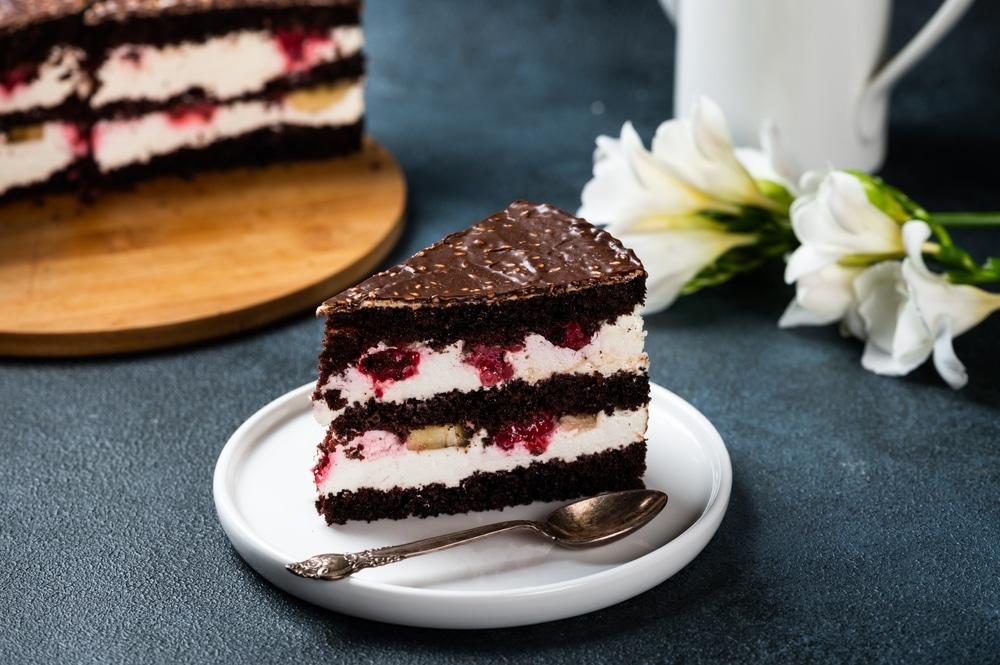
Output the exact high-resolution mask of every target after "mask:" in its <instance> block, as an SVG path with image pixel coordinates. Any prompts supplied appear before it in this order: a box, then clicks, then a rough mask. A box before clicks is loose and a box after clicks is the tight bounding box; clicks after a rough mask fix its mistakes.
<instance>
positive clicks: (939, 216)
mask: <svg viewBox="0 0 1000 665" xmlns="http://www.w3.org/2000/svg"><path fill="white" fill-rule="evenodd" d="M931 219H933V220H934V221H935V222H937V223H938V224H940V225H941V226H946V227H948V228H950V229H990V228H1000V212H936V213H932V214H931Z"/></svg>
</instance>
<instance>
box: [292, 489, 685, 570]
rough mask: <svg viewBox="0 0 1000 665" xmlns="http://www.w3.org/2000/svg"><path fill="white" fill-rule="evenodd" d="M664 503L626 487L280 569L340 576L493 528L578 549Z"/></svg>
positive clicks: (616, 535)
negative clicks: (545, 511)
mask: <svg viewBox="0 0 1000 665" xmlns="http://www.w3.org/2000/svg"><path fill="white" fill-rule="evenodd" d="M665 505H667V495H666V494H664V493H663V492H660V491H658V490H625V491H622V492H610V493H608V494H599V495H597V496H593V497H590V498H589V499H581V500H580V501H576V502H574V503H570V504H568V505H565V506H563V507H562V508H559V509H557V510H555V511H553V512H552V513H551V514H550V515H549V516H548V517H547V518H546V519H545V521H544V522H536V521H534V520H510V521H507V522H499V523H497V524H487V525H485V526H477V527H473V528H471V529H466V530H464V531H456V532H455V533H450V534H445V535H442V536H434V537H431V538H424V539H423V540H417V541H414V542H411V543H406V544H404V545H391V546H389V547H380V548H378V549H373V550H365V551H363V552H352V553H349V554H319V555H317V556H314V557H311V558H309V559H306V560H305V561H298V562H295V563H290V564H288V565H287V566H285V568H287V569H288V570H289V571H291V572H293V573H295V574H296V575H299V576H300V577H309V578H312V579H317V580H339V579H343V578H345V577H347V576H348V575H350V574H352V573H356V572H358V571H359V570H362V569H363V568H374V567H376V566H384V565H386V564H389V563H396V562H397V561H402V560H403V559H409V558H410V557H414V556H419V555H421V554H430V553H431V552H438V551H440V550H445V549H448V548H450V547H455V546H456V545H463V544H465V543H471V542H472V541H474V540H479V539H481V538H486V537H487V536H492V535H495V534H498V533H504V532H506V531H513V530H515V529H528V530H530V531H532V532H534V533H536V534H538V535H540V536H542V537H543V538H545V539H547V540H550V541H552V542H554V543H555V544H557V545H561V546H562V547H568V548H570V549H582V548H586V547H597V546H598V545H606V544H607V543H611V542H614V541H616V540H618V539H620V538H624V537H625V536H627V535H628V534H630V533H632V532H633V531H635V530H636V529H639V528H641V527H643V526H645V525H646V524H647V523H648V522H649V521H650V520H651V519H653V518H654V517H656V516H657V515H658V514H659V512H660V511H661V510H663V507H664V506H665Z"/></svg>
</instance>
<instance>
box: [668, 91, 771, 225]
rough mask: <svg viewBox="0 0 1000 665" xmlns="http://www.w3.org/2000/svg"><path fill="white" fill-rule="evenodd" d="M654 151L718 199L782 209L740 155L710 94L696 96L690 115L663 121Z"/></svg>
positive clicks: (683, 177)
mask: <svg viewBox="0 0 1000 665" xmlns="http://www.w3.org/2000/svg"><path fill="white" fill-rule="evenodd" d="M652 151H653V156H654V157H656V159H657V160H658V161H660V162H661V163H662V164H664V165H665V166H666V168H667V169H669V170H670V172H671V173H673V174H674V175H675V176H677V177H678V178H679V179H681V180H683V181H684V182H687V183H689V184H690V185H691V186H693V187H696V188H697V189H699V190H701V191H703V192H706V193H708V194H710V195H712V196H713V197H715V198H716V199H719V200H721V201H727V202H729V203H733V204H737V205H752V206H758V207H761V208H764V209H766V210H779V209H781V208H780V206H777V205H776V204H775V202H774V201H773V200H771V199H769V198H768V197H766V196H764V195H763V194H762V193H761V191H760V189H759V188H758V186H757V183H756V182H755V181H754V179H753V177H752V176H751V175H750V173H749V172H748V171H747V169H746V167H745V166H744V165H743V163H742V162H741V161H740V160H739V159H738V158H737V156H736V152H735V150H734V149H733V143H732V140H731V139H730V137H729V128H728V127H727V126H726V119H725V116H724V115H723V114H722V110H721V109H720V108H719V107H718V106H717V105H716V104H715V102H713V101H712V100H710V99H708V98H706V97H699V98H698V99H696V100H695V102H694V106H693V108H692V111H691V118H690V119H686V118H677V119H674V120H668V121H667V122H664V123H663V124H661V125H660V126H659V128H657V130H656V135H655V136H654V137H653V143H652Z"/></svg>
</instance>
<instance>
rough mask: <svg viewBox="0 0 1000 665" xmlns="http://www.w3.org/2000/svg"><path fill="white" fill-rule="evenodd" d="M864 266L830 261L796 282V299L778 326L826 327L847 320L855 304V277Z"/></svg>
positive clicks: (786, 310) (862, 270) (790, 304)
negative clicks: (830, 262)
mask: <svg viewBox="0 0 1000 665" xmlns="http://www.w3.org/2000/svg"><path fill="white" fill-rule="evenodd" d="M862 272H864V267H862V266H842V265H840V264H839V263H833V264H830V265H828V266H826V267H824V268H821V269H819V270H817V271H815V272H811V273H809V274H807V275H803V276H802V277H800V278H799V280H798V281H797V282H796V283H795V299H794V300H792V302H791V303H789V305H788V307H787V308H786V309H785V313H784V314H782V316H781V319H779V320H778V327H780V328H792V327H794V326H822V325H826V324H828V323H836V322H837V321H840V320H841V319H843V318H844V317H845V316H846V315H847V314H848V313H849V312H850V311H851V309H852V307H853V306H854V305H855V295H854V280H855V279H856V278H857V277H858V275H860V274H861V273H862Z"/></svg>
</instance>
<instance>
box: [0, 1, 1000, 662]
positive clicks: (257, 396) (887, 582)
mask: <svg viewBox="0 0 1000 665" xmlns="http://www.w3.org/2000/svg"><path fill="white" fill-rule="evenodd" d="M898 4H899V5H905V12H906V13H903V11H900V12H898V14H899V16H898V17H897V27H898V28H899V30H898V34H897V37H896V39H897V41H901V40H902V39H904V38H905V36H906V35H907V34H909V33H911V32H912V31H913V29H914V28H915V26H916V25H918V24H919V22H920V21H922V20H924V19H925V18H926V17H927V16H928V15H929V13H930V12H931V11H932V8H933V7H934V6H935V5H936V3H935V2H932V1H931V0H921V1H920V2H916V1H914V0H907V1H906V2H900V3H898ZM366 6H367V14H366V21H367V24H366V25H367V28H366V29H367V35H368V50H369V54H370V57H371V68H370V80H369V93H368V99H369V105H370V115H369V121H370V130H371V133H372V134H373V135H374V136H376V137H377V138H378V139H379V140H380V141H381V142H383V143H384V144H385V145H386V146H387V147H388V148H389V149H390V150H391V151H392V152H393V153H394V154H395V156H396V157H397V159H398V160H399V162H400V163H401V165H402V167H403V169H404V170H405V172H406V175H407V179H408V183H409V186H410V192H411V193H410V208H409V226H408V229H407V232H406V234H405V236H404V238H403V240H402V242H401V244H400V245H399V246H398V247H397V248H396V249H395V250H394V252H393V254H392V256H391V257H390V262H395V261H397V260H399V259H402V258H405V257H406V256H408V255H409V254H411V253H412V252H414V251H415V250H417V249H419V248H420V247H422V246H424V245H426V244H428V243H429V242H432V241H434V240H436V239H438V238H439V237H440V236H442V235H444V234H445V233H447V232H450V231H453V230H457V229H460V228H464V227H465V226H467V225H469V224H470V223H472V222H474V221H476V220H478V219H479V218H481V217H483V216H485V215H486V214H489V213H491V212H493V211H494V210H497V209H499V208H502V207H504V206H505V205H506V204H507V203H509V202H510V201H511V200H512V199H515V198H527V199H534V200H540V201H548V202H551V203H554V204H556V205H559V206H562V207H565V208H567V209H569V210H575V209H576V207H577V205H578V204H579V192H580V188H581V187H582V186H583V184H584V182H586V180H587V179H588V178H589V174H590V167H591V162H590V159H591V152H592V148H593V141H594V138H595V137H596V136H597V135H598V134H602V133H605V134H617V132H618V130H619V129H620V126H621V123H622V122H623V121H624V120H627V119H631V120H632V121H633V122H634V123H635V125H636V127H637V129H638V130H639V131H640V133H641V134H642V135H643V136H644V137H645V138H646V139H647V140H648V138H649V137H650V136H651V135H652V131H653V129H654V128H655V127H656V125H657V124H658V123H659V122H660V121H662V120H664V119H666V118H667V117H668V116H669V115H670V113H671V111H670V109H671V104H672V102H671V98H672V95H671V82H672V57H673V56H672V49H673V40H674V33H673V30H672V28H671V27H670V25H669V23H668V21H667V19H666V18H665V17H664V16H663V15H662V13H661V12H660V10H659V7H658V5H657V3H656V2H655V0H642V1H641V2H640V1H639V0H634V1H631V2H611V1H610V0H608V1H605V2H598V1H597V0H588V1H580V0H572V1H571V0H561V1H560V0H545V1H535V2H528V1H524V0H516V1H508V2H486V1H484V0H477V1H475V2H454V1H448V0H422V1H421V2H408V3H402V2H391V1H390V0H368V2H367V4H366ZM998 28H1000V4H998V3H996V2H994V1H990V0H981V1H980V2H979V3H977V5H975V6H974V7H973V8H972V10H971V11H970V13H969V15H968V16H967V17H966V18H965V19H964V20H963V21H962V22H961V23H960V24H959V26H958V27H957V29H956V31H955V33H954V34H953V35H951V36H950V37H949V38H948V39H947V40H946V41H945V42H944V43H943V44H942V45H941V46H940V47H939V48H938V49H937V50H936V51H935V52H933V53H932V54H931V55H930V56H929V57H928V58H927V60H925V61H924V62H923V63H922V64H921V65H920V66H919V67H918V69H917V70H916V71H915V72H914V73H913V74H911V75H908V76H907V77H906V78H905V79H904V80H903V81H902V83H901V84H900V86H899V87H898V88H897V91H896V93H895V94H894V106H893V115H892V132H891V143H890V149H889V161H888V163H887V164H886V167H885V169H884V171H883V175H884V176H885V177H886V178H887V179H888V180H889V181H890V182H892V183H894V184H896V185H897V186H899V187H901V188H902V189H903V190H904V191H906V192H907V193H909V194H910V195H912V196H914V197H915V198H917V199H918V200H919V201H921V202H922V203H924V204H925V205H926V206H927V207H928V208H930V209H978V210H986V209H993V210H997V209H1000V194H998V192H1000V177H998V176H1000V167H998V166H997V163H996V156H997V155H998V154H1000V130H998V118H1000V52H998V48H997V46H996V33H997V29H998ZM594 102H600V103H601V105H603V112H602V113H595V112H593V110H592V105H593V104H594ZM998 237H1000V232H996V233H994V234H987V233H978V234H972V233H966V234H964V235H959V236H958V238H959V241H960V244H974V245H976V246H977V247H978V250H977V251H978V252H981V253H982V254H983V255H986V254H989V253H992V254H993V255H998V254H1000V240H998ZM791 296H792V294H791V291H790V289H789V288H788V287H785V286H783V285H782V282H781V279H780V271H778V270H771V271H764V272H762V273H760V274H758V275H754V276H751V277H749V278H747V279H744V280H742V281H740V282H737V283H733V284H730V285H727V286H724V287H721V288H718V289H716V290H713V291H709V292H704V293H701V294H698V295H696V296H693V297H690V298H687V299H683V300H681V301H680V302H679V303H678V304H677V305H675V307H673V308H672V309H671V310H669V311H668V312H666V313H664V314H661V315H657V316H655V317H650V318H649V319H648V321H647V326H648V329H649V339H648V347H649V352H650V356H651V360H652V378H653V379H654V380H655V381H656V382H657V383H660V384H662V385H664V386H666V387H668V388H669V389H671V390H673V391H674V392H676V393H677V394H679V395H680V396H681V397H683V398H684V399H686V400H688V401H690V402H691V403H692V404H694V406H696V407H697V408H698V409H700V410H701V411H702V412H703V413H704V414H705V415H706V416H707V417H708V418H709V419H710V420H711V421H712V422H713V423H714V424H715V425H716V427H717V428H718V429H719V431H720V432H721V434H722V436H723V438H724V439H725V441H726V443H727V446H728V448H729V451H730V454H731V456H732V462H733V468H734V473H735V482H734V486H733V496H732V500H731V503H730V509H729V513H728V515H727V516H726V518H725V520H724V522H723V523H722V527H721V528H720V530H719V532H718V534H717V535H716V537H715V538H714V540H713V541H712V542H711V543H710V544H709V545H708V547H707V548H706V549H705V551H704V552H703V553H702V555H701V556H700V557H698V558H697V559H696V560H695V561H694V562H692V563H691V564H690V565H689V566H688V567H687V568H685V569H684V570H682V571H681V572H680V573H679V574H677V575H676V576H675V577H673V578H671V579H670V580H668V581H667V582H665V583H664V584H661V585H660V586H658V587H656V588H654V589H652V590H650V591H648V592H646V593H644V594H642V595H640V596H639V597H637V598H635V599H632V600H630V601H627V602H624V603H621V604H619V605H617V606H615V607H612V608H608V609H606V610H604V611H600V612H597V613H594V614H591V615H588V616H583V617H579V618H574V619H569V620H564V621H558V622H554V623H550V624H546V625H540V626H534V627H528V628H518V629H510V630H496V631H469V632H453V631H439V630H418V629H411V628H402V627H397V626H387V625H382V624H377V623H372V622H368V621H364V620H359V619H354V618H350V617H346V616H341V615H338V614H334V613H330V612H327V611H324V610H320V609H317V608H315V607H313V606H310V605H308V604H306V603H304V602H302V601H299V600H297V599H296V598H293V597H290V596H288V595H286V594H284V593H282V592H281V591H278V590H277V589H275V588H274V587H272V586H271V585H269V584H268V583H267V582H265V581H263V580H262V579H261V578H260V577H259V576H258V575H256V574H255V573H254V572H253V571H252V570H251V569H250V568H249V567H248V566H247V565H245V564H244V563H243V561H242V559H240V558H239V556H238V555H237V554H236V553H235V552H234V551H233V549H232V548H231V546H230V544H229V542H228V540H227V539H226V537H225V535H224V534H223V532H222V530H221V528H220V527H219V524H218V522H217V519H216V516H215V509H214V505H213V502H212V494H211V489H212V487H211V486H212V472H213V468H214V464H215V460H216V457H217V456H218V454H219V452H220V450H221V449H222V446H223V445H224V443H225V441H226V440H227V438H228V437H229V435H230V434H231V433H232V431H233V430H234V429H235V428H236V427H237V426H239V424H240V423H241V422H242V421H243V420H244V419H246V418H247V417H248V416H250V415H251V414H252V413H254V411H256V410H257V409H258V408H260V407H261V406H263V405H264V404H266V403H268V402H269V401H271V400H272V399H274V398H275V397H277V396H279V395H281V394H283V393H284V392H286V391H288V390H290V389H292V388H295V387H297V386H299V385H301V384H303V383H306V382H308V381H310V380H312V379H313V377H314V376H315V358H316V355H317V353H318V351H319V344H320V334H321V322H320V321H318V320H315V319H314V318H313V317H312V315H311V314H310V313H303V314H301V315H300V316H296V317H293V318H292V319H290V320H288V321H284V322H281V323H280V324H277V325H273V326H270V327H268V328H266V329H264V330H260V331H257V332H253V333H250V334H246V335H242V336H239V337H235V338H230V339H226V340H220V341H215V342H210V343H205V344H201V345H197V346H194V347H189V348H184V349H176V350H167V351H162V352H156V353H145V354H138V355H132V356H127V357H117V358H105V359H93V360H60V361H48V360H9V359H7V360H0V414H2V424H0V451H2V454H3V462H2V463H0V506H2V507H3V520H2V523H0V561H2V562H3V565H2V566H0V661H3V662H39V663H41V662H46V663H48V662H94V661H111V662H163V661H184V662H206V661H207V662H241V661H242V662H279V661H296V662H323V663H367V662H371V663H438V662H454V663H458V662H502V661H505V660H518V661H521V660H523V661H532V662H539V663H560V664H563V663H564V664H567V665H568V664H573V665H577V664H581V663H604V662H671V661H676V662H684V663H697V662H736V661H747V662H772V661H776V662H788V661H799V662H833V663H839V662H873V661H888V662H907V663H909V662H918V663H919V662H924V663H939V662H970V663H985V662H998V660H1000V656H998V654H1000V497H998V492H1000V354H998V352H997V340H998V339H1000V318H998V317H995V318H994V319H991V320H990V321H988V322H987V323H986V324H984V325H982V326H980V327H978V328H976V329H974V330H973V331H972V332H970V333H968V334H967V335H965V336H963V337H960V338H959V339H958V340H957V343H956V349H957V352H958V355H959V357H960V358H961V359H962V360H964V361H965V363H966V364H967V366H968V367H969V370H970V375H971V380H970V383H969V385H968V386H967V387H966V388H965V389H963V390H961V391H959V392H954V391H952V390H951V389H950V388H948V387H947V386H946V385H945V384H944V383H943V382H942V381H941V380H940V379H939V378H938V377H937V375H936V374H935V372H934V370H933V368H932V367H930V366H929V365H928V366H926V367H923V368H921V369H919V370H918V371H916V372H914V373H913V374H911V375H910V376H908V377H905V378H899V379H891V378H882V377H877V376H875V375H873V374H870V373H869V372H867V371H865V370H864V369H862V368H861V366H860V354H861V347H860V345H858V344H857V343H856V342H853V341H849V340H844V339H841V338H840V337H839V336H838V335H837V333H836V331H835V330H834V329H832V328H822V329H797V330H791V331H781V330H778V329H777V327H776V321H777V319H778V317H779V316H780V314H781V312H782V310H783V308H784V307H785V305H786V304H787V302H788V300H789V299H790V298H791Z"/></svg>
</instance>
